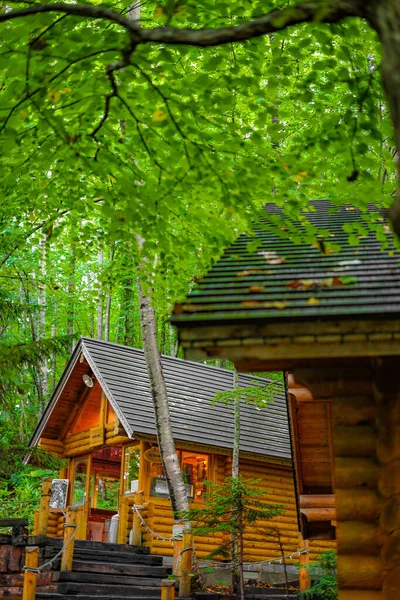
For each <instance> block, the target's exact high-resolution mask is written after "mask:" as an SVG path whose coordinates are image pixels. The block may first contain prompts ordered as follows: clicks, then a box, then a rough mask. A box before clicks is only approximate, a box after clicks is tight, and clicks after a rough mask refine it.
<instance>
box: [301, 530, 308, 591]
mask: <svg viewBox="0 0 400 600" xmlns="http://www.w3.org/2000/svg"><path fill="white" fill-rule="evenodd" d="M299 542H300V548H301V550H303V552H301V554H300V560H299V562H300V567H299V588H300V592H305V591H306V590H308V589H309V588H310V587H311V576H310V573H309V571H308V565H309V562H310V555H309V553H308V540H303V537H302V536H299Z"/></svg>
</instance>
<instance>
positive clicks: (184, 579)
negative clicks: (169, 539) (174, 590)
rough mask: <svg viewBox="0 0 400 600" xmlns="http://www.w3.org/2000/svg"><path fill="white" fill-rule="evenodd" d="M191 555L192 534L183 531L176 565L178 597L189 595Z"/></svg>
mask: <svg viewBox="0 0 400 600" xmlns="http://www.w3.org/2000/svg"><path fill="white" fill-rule="evenodd" d="M192 556H193V535H192V534H191V533H187V532H186V531H184V532H183V539H182V550H181V560H180V566H179V567H178V574H179V576H180V577H179V597H180V598H189V596H190V581H191V578H190V574H191V572H192Z"/></svg>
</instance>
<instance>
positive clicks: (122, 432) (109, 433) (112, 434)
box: [105, 427, 126, 440]
mask: <svg viewBox="0 0 400 600" xmlns="http://www.w3.org/2000/svg"><path fill="white" fill-rule="evenodd" d="M118 436H125V437H126V433H125V429H124V428H123V427H119V428H118V430H117V431H115V430H113V431H106V435H105V438H106V440H110V439H112V438H114V437H118Z"/></svg>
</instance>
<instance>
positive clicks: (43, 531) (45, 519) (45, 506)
mask: <svg viewBox="0 0 400 600" xmlns="http://www.w3.org/2000/svg"><path fill="white" fill-rule="evenodd" d="M51 485H52V479H51V477H46V478H45V479H43V480H42V494H41V496H40V508H39V516H38V523H37V535H47V527H48V524H49V513H50V497H51Z"/></svg>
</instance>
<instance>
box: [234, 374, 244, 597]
mask: <svg viewBox="0 0 400 600" xmlns="http://www.w3.org/2000/svg"><path fill="white" fill-rule="evenodd" d="M237 388H238V372H237V371H236V369H235V368H233V391H234V392H235V393H234V394H233V406H234V422H235V430H234V437H233V453H232V478H233V479H237V478H238V477H239V452H240V396H239V394H237V393H236V390H237ZM232 519H233V521H235V522H236V523H237V521H238V520H239V519H240V508H239V507H237V508H236V509H234V510H233V511H232ZM235 531H238V530H237V529H235ZM239 543H240V534H239V536H237V535H236V534H235V533H233V534H232V564H233V569H232V582H233V585H234V586H235V587H237V586H238V585H240V589H241V578H240V550H239ZM240 593H242V590H241V592H240Z"/></svg>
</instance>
